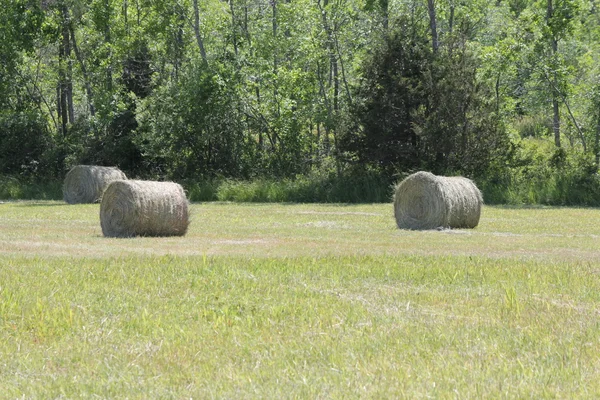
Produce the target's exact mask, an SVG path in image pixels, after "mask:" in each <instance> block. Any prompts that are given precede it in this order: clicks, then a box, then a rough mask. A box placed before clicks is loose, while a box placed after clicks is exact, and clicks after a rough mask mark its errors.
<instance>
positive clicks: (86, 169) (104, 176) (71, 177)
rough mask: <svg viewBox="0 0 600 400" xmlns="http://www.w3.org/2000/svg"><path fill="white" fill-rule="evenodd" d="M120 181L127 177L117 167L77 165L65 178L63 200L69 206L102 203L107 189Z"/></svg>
mask: <svg viewBox="0 0 600 400" xmlns="http://www.w3.org/2000/svg"><path fill="white" fill-rule="evenodd" d="M118 179H127V177H126V176H125V174H124V173H123V171H121V170H120V169H118V168H116V167H100V166H96V165H76V166H74V167H73V168H71V170H70V171H69V172H68V173H67V175H66V176H65V181H64V183H63V199H64V200H65V202H67V203H69V204H80V203H97V202H100V201H101V200H102V194H103V193H104V190H105V189H106V187H107V186H108V185H109V184H110V183H111V182H113V181H116V180H118Z"/></svg>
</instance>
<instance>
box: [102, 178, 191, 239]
mask: <svg viewBox="0 0 600 400" xmlns="http://www.w3.org/2000/svg"><path fill="white" fill-rule="evenodd" d="M100 225H101V226H102V233H103V234H104V236H107V237H133V236H183V235H185V234H186V232H187V228H188V225H189V215H188V201H187V198H186V196H185V192H184V191H183V188H182V187H181V185H179V184H177V183H174V182H153V181H136V180H121V181H115V182H112V183H111V184H110V185H109V186H108V187H107V188H106V191H105V192H104V196H103V197H102V203H101V204H100Z"/></svg>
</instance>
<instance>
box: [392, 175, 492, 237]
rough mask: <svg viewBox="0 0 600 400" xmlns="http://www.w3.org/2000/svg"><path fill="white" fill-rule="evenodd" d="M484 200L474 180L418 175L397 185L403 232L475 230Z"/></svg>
mask: <svg viewBox="0 0 600 400" xmlns="http://www.w3.org/2000/svg"><path fill="white" fill-rule="evenodd" d="M482 205H483V198H482V196H481V192H480V191H479V189H478V188H477V186H475V183H473V181H471V180H470V179H467V178H463V177H445V176H436V175H434V174H432V173H429V172H423V171H421V172H417V173H415V174H412V175H410V176H408V177H407V178H406V179H404V180H403V181H402V182H400V183H399V184H398V185H397V186H396V191H395V194H394V215H395V217H396V223H397V225H398V228H400V229H413V230H417V229H436V228H475V227H476V226H477V224H479V217H480V215H481V206H482Z"/></svg>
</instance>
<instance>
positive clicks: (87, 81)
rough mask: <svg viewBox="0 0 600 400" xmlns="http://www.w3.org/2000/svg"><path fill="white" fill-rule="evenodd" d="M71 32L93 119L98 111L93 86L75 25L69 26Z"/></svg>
mask: <svg viewBox="0 0 600 400" xmlns="http://www.w3.org/2000/svg"><path fill="white" fill-rule="evenodd" d="M69 31H70V33H71V42H72V44H73V51H74V52H75V57H77V62H79V68H81V73H82V75H83V83H84V85H85V91H86V94H87V97H88V104H89V107H90V115H91V116H92V117H93V116H94V115H96V109H95V107H94V93H93V91H92V85H91V84H90V77H89V75H88V73H87V69H86V68H85V63H84V62H83V57H81V53H80V52H79V47H77V41H76V40H75V31H74V29H73V24H69Z"/></svg>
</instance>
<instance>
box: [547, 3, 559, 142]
mask: <svg viewBox="0 0 600 400" xmlns="http://www.w3.org/2000/svg"><path fill="white" fill-rule="evenodd" d="M553 15H554V7H553V5H552V0H548V2H547V9H546V24H547V25H550V20H551V19H552V16H553ZM550 46H551V49H552V57H553V58H554V57H555V56H556V53H557V51H558V40H557V39H556V38H555V37H554V36H553V37H552V38H550ZM556 81H557V76H556V72H555V73H554V76H553V82H552V114H553V118H552V130H553V131H554V144H555V145H556V147H560V112H559V107H558V93H557V90H556V86H557V85H556Z"/></svg>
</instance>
